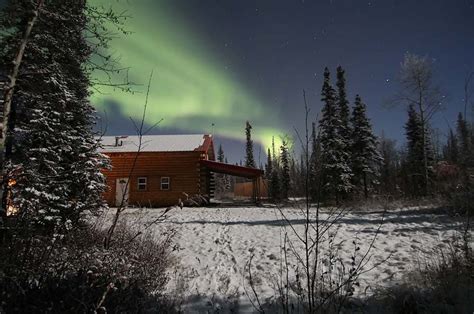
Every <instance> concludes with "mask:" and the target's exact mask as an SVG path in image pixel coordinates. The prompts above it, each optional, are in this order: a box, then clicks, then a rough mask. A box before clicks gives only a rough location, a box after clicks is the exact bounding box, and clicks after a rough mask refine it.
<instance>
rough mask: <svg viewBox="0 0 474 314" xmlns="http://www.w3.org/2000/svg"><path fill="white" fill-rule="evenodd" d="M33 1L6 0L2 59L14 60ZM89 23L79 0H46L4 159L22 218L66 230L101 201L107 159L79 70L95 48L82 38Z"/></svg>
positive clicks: (32, 41) (20, 85)
mask: <svg viewBox="0 0 474 314" xmlns="http://www.w3.org/2000/svg"><path fill="white" fill-rule="evenodd" d="M31 5H32V4H31V3H30V1H23V0H22V1H10V3H9V4H8V7H7V9H6V11H5V14H3V15H2V16H1V20H0V25H1V28H2V29H3V30H6V29H8V30H9V32H8V33H7V34H8V35H6V36H4V37H2V39H1V43H2V44H1V46H2V47H3V49H1V50H0V60H1V62H0V63H1V64H3V65H9V64H10V63H11V60H13V55H14V53H15V50H16V49H17V47H18V38H19V36H18V34H19V33H21V32H22V29H23V28H22V27H23V25H22V23H23V21H25V20H27V19H26V16H27V15H28V14H30V12H31V10H30V9H31ZM66 17H67V18H66ZM89 22H90V21H89V18H88V17H87V16H86V4H85V2H84V1H70V0H69V1H51V2H48V3H47V4H46V7H45V10H44V11H43V12H42V14H41V15H40V16H39V19H38V22H37V24H36V25H35V28H34V29H33V33H32V35H31V39H30V41H29V42H28V50H27V53H26V54H25V56H24V59H23V63H22V67H21V72H20V75H19V80H18V84H17V87H16V93H15V97H14V99H13V102H14V105H15V107H16V125H15V128H14V134H13V136H14V147H13V156H12V157H11V159H10V160H8V161H7V164H6V166H7V167H8V173H9V177H10V178H12V179H13V180H14V181H15V182H16V184H15V185H14V186H13V188H12V201H13V203H14V205H15V206H16V207H18V209H19V210H20V213H21V217H22V218H25V220H24V221H28V222H29V223H34V224H39V225H43V226H46V227H47V228H51V229H59V230H64V229H66V228H67V227H68V226H69V225H70V224H71V223H75V222H76V221H77V220H78V219H80V217H81V214H82V213H83V212H84V211H86V210H87V211H95V210H97V209H100V208H101V207H102V206H103V201H102V199H101V194H102V192H103V191H104V189H105V184H104V177H103V176H102V174H101V173H100V169H101V168H102V167H103V166H105V165H106V159H105V157H104V156H102V155H101V154H99V153H97V147H98V143H97V141H96V140H95V138H94V134H93V131H92V125H93V123H94V118H93V113H94V109H93V108H92V106H91V105H90V103H89V100H88V97H89V87H90V85H91V82H90V73H89V71H87V70H86V69H85V68H86V67H85V63H86V62H87V60H89V58H90V57H91V54H92V52H93V49H94V48H93V47H91V44H90V43H88V42H87V41H86V40H85V38H84V36H85V29H86V27H87V25H88V23H89ZM58 29H61V31H60V32H58ZM2 70H3V69H2Z"/></svg>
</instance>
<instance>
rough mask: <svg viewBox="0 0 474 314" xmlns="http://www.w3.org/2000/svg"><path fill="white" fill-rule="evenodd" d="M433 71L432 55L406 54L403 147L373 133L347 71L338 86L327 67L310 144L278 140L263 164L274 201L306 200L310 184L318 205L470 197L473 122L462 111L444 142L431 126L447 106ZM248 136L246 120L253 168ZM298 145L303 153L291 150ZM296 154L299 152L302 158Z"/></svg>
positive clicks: (396, 100) (339, 72)
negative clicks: (350, 96) (348, 87)
mask: <svg viewBox="0 0 474 314" xmlns="http://www.w3.org/2000/svg"><path fill="white" fill-rule="evenodd" d="M433 71H434V69H433V63H432V62H431V61H430V59H429V58H427V57H420V56H417V55H413V54H407V55H406V56H405V59H404V61H403V63H402V66H401V69H400V73H399V88H400V92H399V93H398V94H397V95H395V96H394V97H393V99H391V100H390V105H398V106H403V107H404V108H405V110H406V113H407V115H406V116H407V118H406V122H405V125H404V134H405V137H406V140H405V142H404V143H400V144H398V145H397V142H396V141H395V140H393V139H390V138H388V137H386V136H385V135H384V133H383V132H382V135H381V136H380V137H378V136H376V135H375V134H374V131H373V128H372V125H371V122H370V119H369V118H368V117H367V106H366V105H365V103H364V102H363V100H362V98H361V96H360V95H356V97H355V99H354V100H353V102H352V106H351V105H350V104H351V102H350V101H349V100H348V97H347V91H346V80H345V71H344V69H343V68H342V67H341V66H339V67H338V68H337V69H336V84H335V87H334V86H333V84H332V82H331V79H330V72H329V69H328V68H326V69H325V71H324V82H323V86H322V89H321V101H322V104H323V107H322V110H321V112H320V115H319V116H320V119H319V120H318V121H314V122H313V123H312V127H311V129H310V132H309V141H308V142H307V145H306V144H305V143H304V141H302V136H301V135H300V134H297V136H296V140H291V137H289V136H285V137H282V138H281V145H280V147H275V141H273V144H272V147H271V148H268V149H267V161H266V163H265V165H261V166H260V167H261V168H262V169H264V170H265V178H266V179H267V180H268V181H267V182H268V188H269V196H270V197H271V198H273V199H274V200H284V199H286V198H288V196H292V197H302V196H304V195H305V193H306V186H308V189H309V195H310V196H311V199H312V200H313V201H323V202H335V203H341V202H345V201H353V200H364V199H369V198H382V199H387V200H390V199H392V200H393V199H401V198H429V197H433V196H437V195H444V196H447V197H450V198H452V197H453V196H455V195H456V193H467V194H468V195H471V194H472V193H471V192H470V191H471V186H472V181H473V175H474V168H473V167H474V149H473V147H474V132H473V127H472V123H469V122H468V121H467V119H466V118H465V116H464V114H463V113H461V112H460V113H459V115H458V117H457V121H456V125H455V126H454V127H453V128H450V129H449V130H448V134H445V137H444V138H445V139H446V140H445V141H443V140H442V138H443V137H442V136H441V135H440V133H439V130H437V129H434V128H433V127H432V125H431V124H430V121H431V118H432V117H433V115H435V114H436V113H437V112H438V111H440V110H442V105H443V104H442V102H443V101H445V99H444V96H443V95H442V94H441V93H440V87H439V86H437V85H436V83H435V78H434V77H433ZM420 82H421V83H420ZM467 88H469V86H467ZM465 97H466V99H465V102H466V104H465V106H466V109H468V108H467V107H468V106H469V105H471V106H472V104H471V103H470V101H471V100H470V99H469V95H468V94H467V95H465ZM466 109H465V112H466ZM249 132H250V128H249V123H248V122H247V128H246V134H247V145H246V160H251V161H252V162H251V163H247V162H246V165H247V164H250V165H251V166H252V165H253V163H254V162H253V152H252V147H253V146H252V145H251V144H252V143H251V142H249V139H250V136H249ZM303 137H304V136H303ZM249 143H250V144H249ZM300 144H302V149H293V148H295V146H298V145H300ZM221 149H222V148H221ZM296 151H301V153H300V155H297V153H295V152H296ZM307 152H308V153H307ZM306 153H307V154H306ZM249 156H250V157H249ZM306 156H308V158H306ZM253 166H254V165H253ZM464 196H465V197H466V195H464ZM466 202H467V200H466Z"/></svg>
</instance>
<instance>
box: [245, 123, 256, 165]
mask: <svg viewBox="0 0 474 314" xmlns="http://www.w3.org/2000/svg"><path fill="white" fill-rule="evenodd" d="M245 136H246V139H247V141H246V144H245V166H246V167H250V168H255V159H254V158H253V141H252V126H251V125H250V122H248V121H247V122H246V124H245Z"/></svg>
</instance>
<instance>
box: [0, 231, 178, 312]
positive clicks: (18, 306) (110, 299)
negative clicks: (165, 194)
mask: <svg viewBox="0 0 474 314" xmlns="http://www.w3.org/2000/svg"><path fill="white" fill-rule="evenodd" d="M104 237H105V234H104V232H103V231H97V230H94V229H92V228H90V227H89V226H83V228H76V229H74V230H73V231H71V232H70V233H69V234H67V235H65V236H63V235H57V236H56V237H53V238H50V237H45V238H42V237H39V236H34V237H32V236H29V237H20V236H19V237H16V238H14V239H12V240H11V241H9V245H8V246H3V247H1V248H0V249H1V252H0V253H1V254H0V256H1V260H0V300H1V303H0V312H2V313H3V312H7V313H13V312H21V313H43V312H59V313H68V312H94V311H96V312H102V313H105V312H106V311H107V312H114V313H115V312H121V313H125V312H127V313H128V312H134V313H136V312H142V311H145V310H146V309H150V308H153V309H154V311H160V309H162V310H164V307H165V306H166V300H165V298H164V297H163V296H162V293H161V292H162V291H163V290H164V286H165V284H166V283H167V281H168V275H167V268H168V267H169V266H170V265H171V264H172V262H173V258H172V256H171V240H172V235H165V236H164V237H163V238H162V239H161V240H158V241H157V242H156V241H155V240H154V239H153V237H152V235H151V234H150V233H147V232H144V233H142V234H139V235H136V234H135V233H133V232H132V231H131V230H129V229H127V228H125V227H119V228H118V230H117V234H116V241H117V243H120V245H114V246H112V247H110V248H109V249H108V250H105V249H103V244H102V241H103V239H104ZM132 239H133V240H132ZM171 310H172V309H166V311H171Z"/></svg>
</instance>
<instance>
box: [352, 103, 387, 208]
mask: <svg viewBox="0 0 474 314" xmlns="http://www.w3.org/2000/svg"><path fill="white" fill-rule="evenodd" d="M351 125H352V130H353V132H352V145H351V162H352V172H353V175H354V176H353V182H354V185H355V186H356V187H358V186H360V184H362V185H363V191H364V196H365V198H366V199H367V198H368V196H369V188H370V187H372V186H374V185H375V184H377V183H378V181H377V177H378V176H379V167H380V162H381V159H382V158H381V156H380V153H379V151H378V150H377V138H376V136H375V135H374V134H373V131H372V126H371V124H370V121H369V119H368V118H367V114H366V106H365V104H364V103H363V102H362V100H361V98H360V96H359V95H357V96H356V99H355V104H354V109H353V111H352V117H351Z"/></svg>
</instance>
